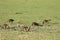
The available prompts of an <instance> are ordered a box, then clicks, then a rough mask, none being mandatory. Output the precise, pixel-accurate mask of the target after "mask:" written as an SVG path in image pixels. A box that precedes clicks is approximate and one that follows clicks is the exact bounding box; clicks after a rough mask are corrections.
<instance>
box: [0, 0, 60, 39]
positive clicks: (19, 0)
mask: <svg viewBox="0 0 60 40" xmlns="http://www.w3.org/2000/svg"><path fill="white" fill-rule="evenodd" d="M16 13H18V14H16ZM10 18H12V19H14V20H15V21H14V23H12V24H11V25H13V26H15V25H16V24H17V23H18V22H22V23H24V24H25V25H27V26H29V25H30V24H31V22H34V21H35V22H39V23H42V20H44V19H51V22H50V23H49V24H45V25H44V26H42V27H41V26H34V27H31V30H30V31H29V32H24V31H20V29H19V28H17V30H16V31H14V30H12V29H11V30H9V29H0V40H60V0H0V25H2V24H4V23H8V22H7V20H8V19H10Z"/></svg>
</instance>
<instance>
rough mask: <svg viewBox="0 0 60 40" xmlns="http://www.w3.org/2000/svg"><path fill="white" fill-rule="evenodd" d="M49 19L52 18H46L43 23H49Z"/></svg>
mask: <svg viewBox="0 0 60 40" xmlns="http://www.w3.org/2000/svg"><path fill="white" fill-rule="evenodd" d="M49 21H51V19H49V20H47V19H45V20H43V22H42V24H45V23H49Z"/></svg>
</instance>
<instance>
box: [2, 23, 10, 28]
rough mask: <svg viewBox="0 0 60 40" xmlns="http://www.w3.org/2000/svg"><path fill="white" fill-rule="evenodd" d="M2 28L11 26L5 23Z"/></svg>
mask: <svg viewBox="0 0 60 40" xmlns="http://www.w3.org/2000/svg"><path fill="white" fill-rule="evenodd" d="M2 28H4V29H9V28H10V26H9V25H8V24H3V26H2Z"/></svg>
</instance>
